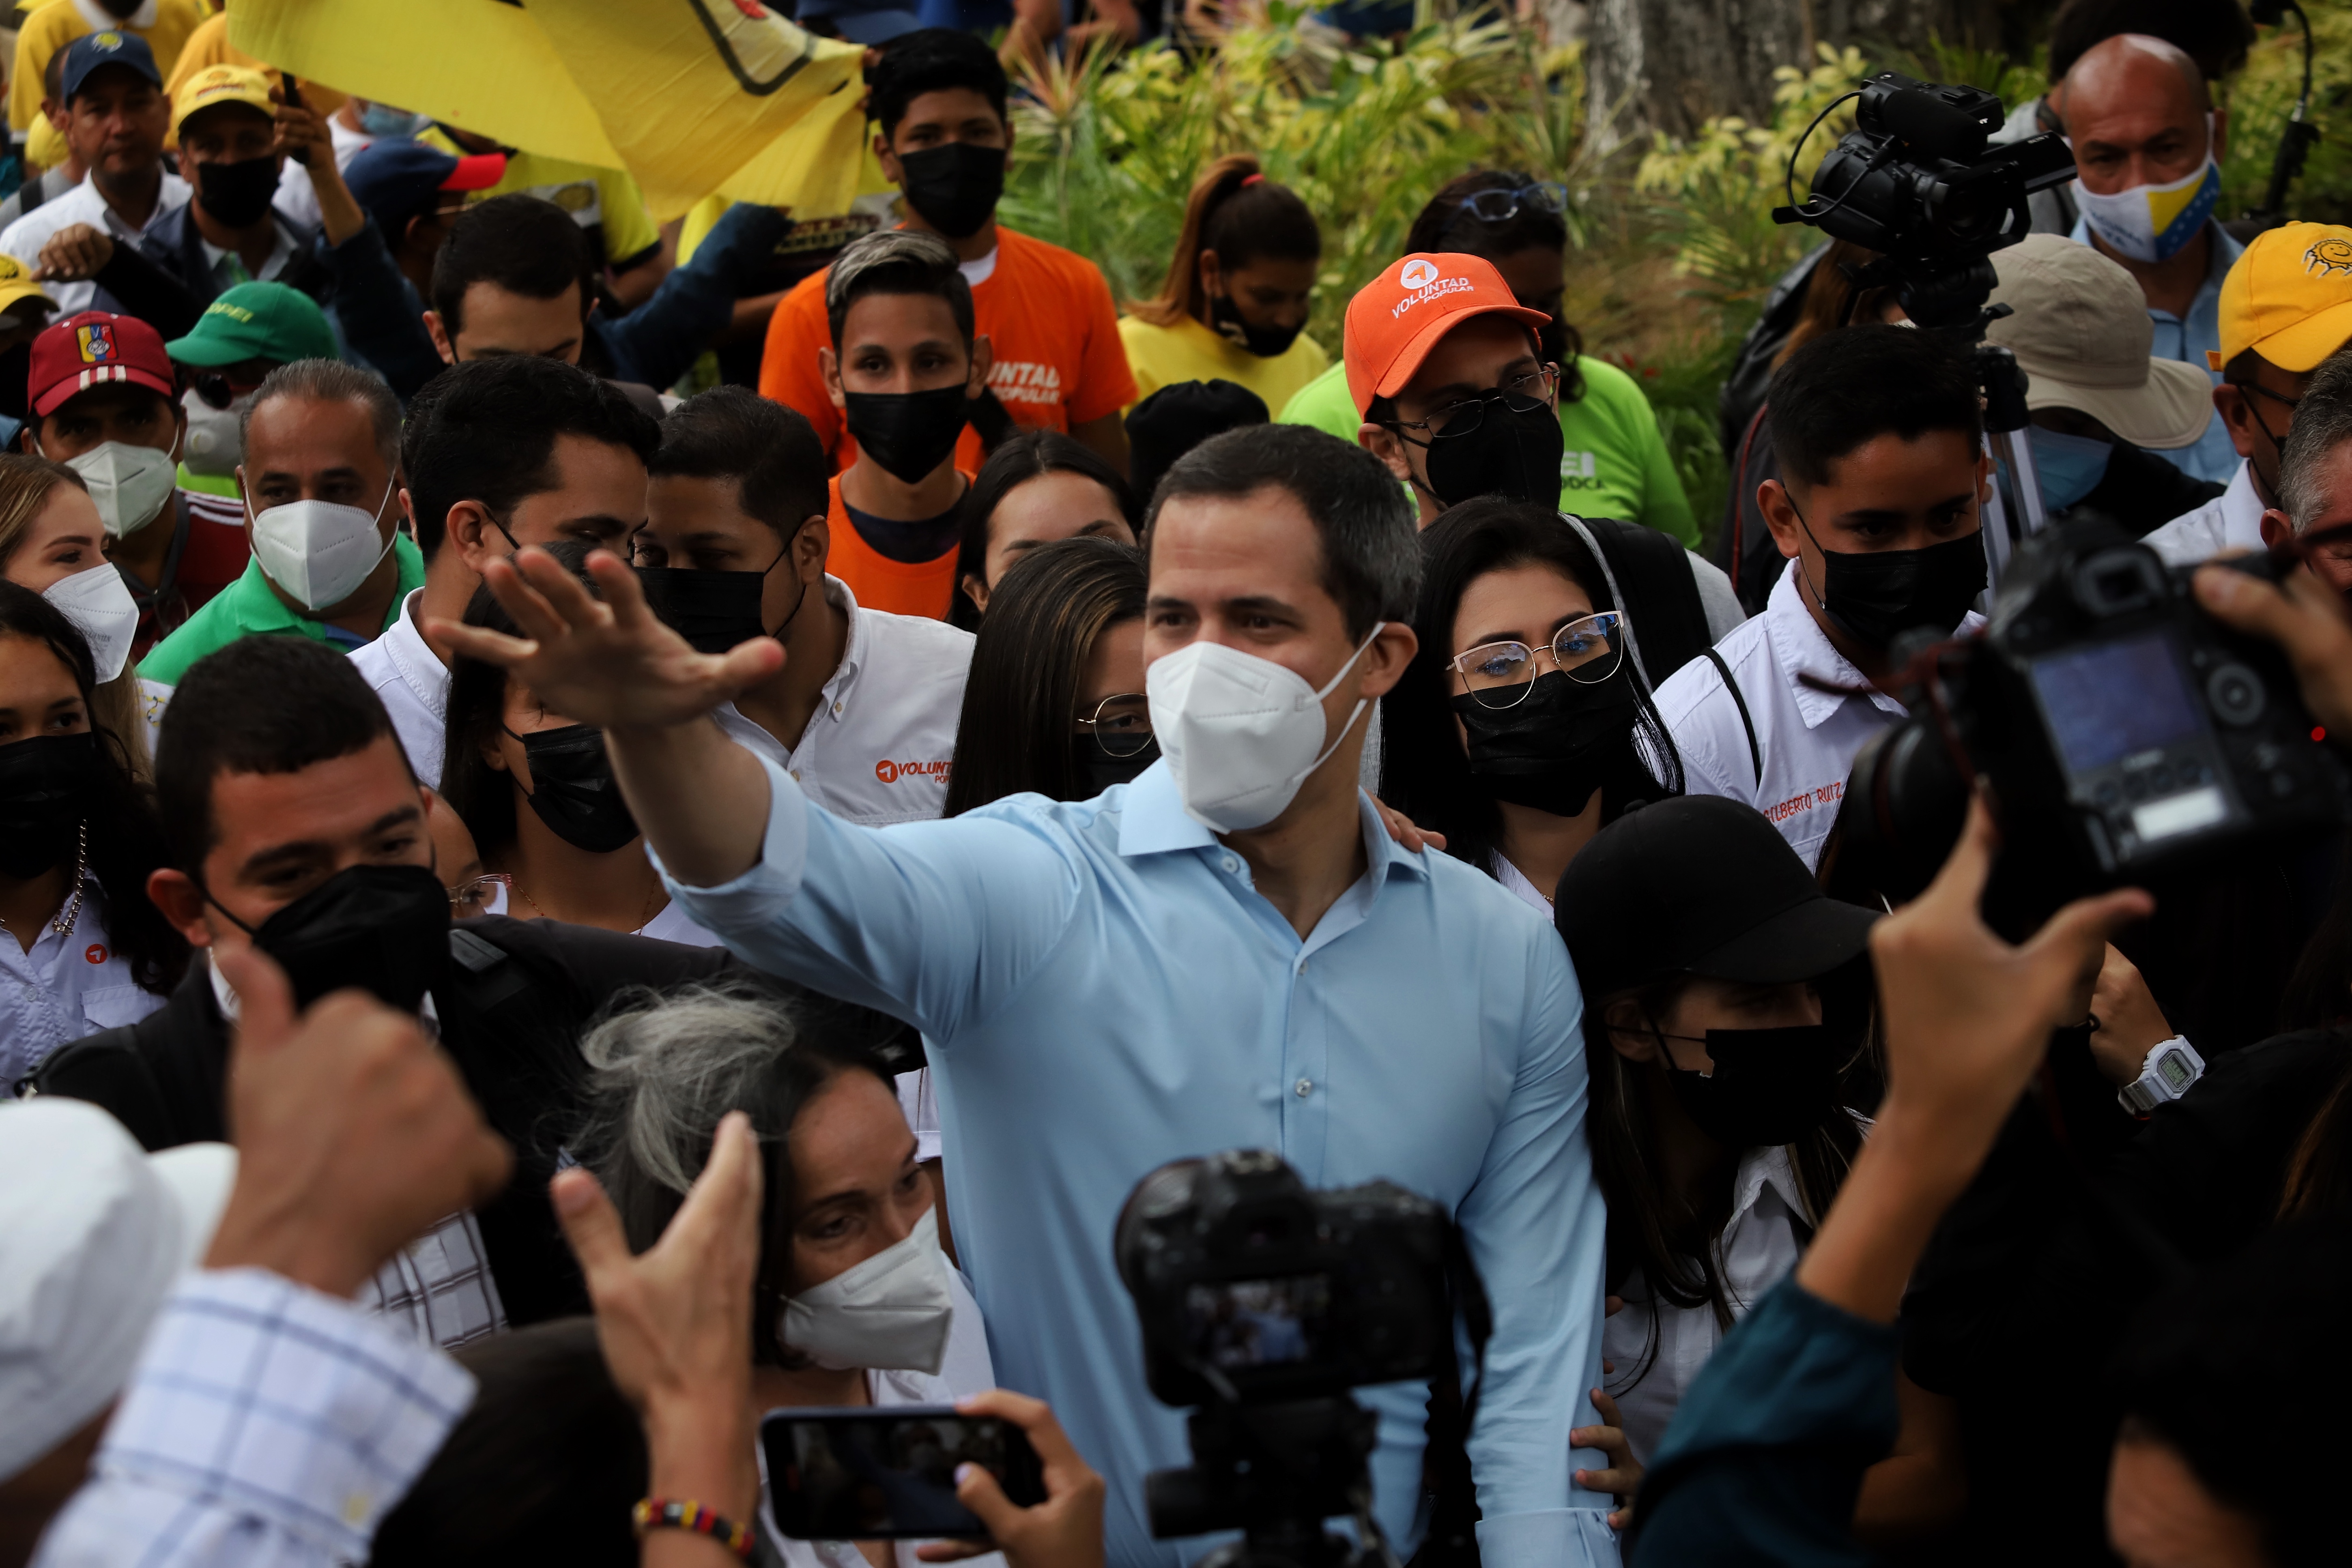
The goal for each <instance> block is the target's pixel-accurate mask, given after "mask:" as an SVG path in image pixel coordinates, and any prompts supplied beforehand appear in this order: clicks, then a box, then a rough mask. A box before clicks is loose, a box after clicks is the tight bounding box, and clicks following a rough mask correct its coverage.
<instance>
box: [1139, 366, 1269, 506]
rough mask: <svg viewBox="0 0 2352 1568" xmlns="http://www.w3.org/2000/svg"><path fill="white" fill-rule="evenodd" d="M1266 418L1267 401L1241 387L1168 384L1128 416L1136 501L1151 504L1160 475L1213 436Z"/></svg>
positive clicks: (1236, 384) (1224, 383)
mask: <svg viewBox="0 0 2352 1568" xmlns="http://www.w3.org/2000/svg"><path fill="white" fill-rule="evenodd" d="M1270 418H1271V416H1270V415H1269V414H1268V413H1266V407H1265V399H1264V398H1262V397H1260V396H1258V395H1257V393H1255V392H1252V391H1250V390H1249V388H1247V387H1245V386H1244V385H1242V384H1241V383H1240V382H1228V381H1222V380H1220V381H1213V382H1169V383H1168V384H1167V385H1166V386H1164V387H1161V388H1160V390H1159V391H1158V392H1153V393H1152V394H1151V395H1150V397H1148V398H1145V399H1144V400H1143V401H1142V402H1139V403H1137V404H1136V405H1135V407H1134V408H1133V409H1131V410H1129V413H1128V416H1127V460H1128V473H1129V476H1130V479H1131V482H1132V483H1133V485H1134V486H1135V498H1136V500H1137V501H1138V502H1139V503H1140V504H1142V505H1145V506H1149V505H1150V503H1151V492H1152V491H1153V490H1155V489H1157V488H1158V487H1159V486H1160V476H1161V475H1163V474H1165V473H1167V472H1168V470H1169V469H1171V468H1172V467H1174V466H1175V465H1176V459H1178V458H1179V457H1181V456H1183V455H1184V454H1186V453H1187V452H1190V451H1192V448H1194V447H1195V446H1198V445H1200V444H1201V443H1202V442H1203V441H1206V440H1208V439H1209V437H1211V436H1212V435H1223V434H1224V433H1225V432H1226V431H1228V430H1236V429H1239V428H1240V427H1241V426H1243V425H1244V424H1265V423H1268V421H1269V419H1270Z"/></svg>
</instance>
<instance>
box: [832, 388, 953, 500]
mask: <svg viewBox="0 0 2352 1568" xmlns="http://www.w3.org/2000/svg"><path fill="white" fill-rule="evenodd" d="M843 402H845V403H846V404H847V405H848V406H847V407H846V408H845V409H844V410H843V411H842V423H845V424H846V425H848V426H849V434H852V435H854V436H856V438H857V448H858V450H859V451H861V452H863V453H865V454H866V455H867V456H869V457H871V458H873V459H874V461H875V462H877V463H879V464H880V465H882V470H883V472H884V473H886V474H888V475H889V476H891V477H892V478H894V479H896V480H898V482H899V483H900V484H902V485H919V484H921V483H922V482H923V481H924V480H925V479H928V478H929V477H930V476H931V474H932V473H933V472H934V471H935V470H936V469H937V468H938V467H939V465H940V464H942V463H944V462H946V461H947V460H948V459H949V458H950V457H951V456H953V455H955V447H956V438H957V437H958V436H960V435H961V434H963V426H964V421H965V419H966V418H967V417H969V416H970V414H971V399H970V398H968V397H966V396H964V395H963V388H962V387H961V386H951V387H936V388H934V389H932V390H931V391H929V392H850V393H847V394H845V397H844V398H843Z"/></svg>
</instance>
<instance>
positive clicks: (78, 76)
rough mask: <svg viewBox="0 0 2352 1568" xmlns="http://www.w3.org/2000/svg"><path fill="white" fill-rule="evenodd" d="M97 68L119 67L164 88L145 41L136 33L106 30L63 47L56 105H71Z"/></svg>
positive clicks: (83, 36) (152, 51) (151, 52)
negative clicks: (63, 52) (62, 63)
mask: <svg viewBox="0 0 2352 1568" xmlns="http://www.w3.org/2000/svg"><path fill="white" fill-rule="evenodd" d="M100 66H121V67H123V68H126V69H129V70H133V71H136V72H138V73H139V74H140V75H141V76H142V77H145V78H147V79H148V80H149V81H151V82H152V83H154V84H155V85H156V86H157V87H162V86H163V73H162V72H161V71H159V70H157V69H156V68H155V51H154V50H152V49H151V48H149V47H147V40H146V39H144V38H142V37H140V36H139V35H138V34H136V33H125V32H121V31H120V30H118V29H116V28H112V27H109V28H107V29H105V30H104V31H102V32H97V33H84V34H83V35H82V36H81V37H79V38H76V39H75V40H74V41H73V42H72V43H70V44H68V45H67V46H66V59H65V64H64V65H62V66H60V67H58V101H60V102H63V103H71V102H72V101H73V100H74V94H76V93H78V92H79V91H80V90H81V84H82V83H83V82H85V81H87V80H89V73H90V72H92V71H94V70H96V69H98V68H100Z"/></svg>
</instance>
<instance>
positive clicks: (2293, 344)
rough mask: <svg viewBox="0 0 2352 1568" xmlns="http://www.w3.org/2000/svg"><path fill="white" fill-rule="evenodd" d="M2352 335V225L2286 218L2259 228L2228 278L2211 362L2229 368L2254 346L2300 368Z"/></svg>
mask: <svg viewBox="0 0 2352 1568" xmlns="http://www.w3.org/2000/svg"><path fill="white" fill-rule="evenodd" d="M2347 340H2352V228H2347V227H2345V226H2344V225H2341V224H2284V225H2280V226H2279V227H2277V228H2274V229H2269V230H2266V231H2264V232H2263V233H2262V234H2259V235H2255V236H2254V239H2253V243H2252V244H2251V245H2249V246H2246V251H2245V254H2244V255H2243V256H2240V257H2238V259H2237V261H2236V263H2235V264H2234V265H2232V266H2231V268H2230V272H2229V276H2228V277H2224V278H2222V279H2221V348H2220V349H2218V350H2215V349H2208V350H2205V363H2206V364H2207V365H2208V366H2209V367H2210V368H2211V369H2213V370H2217V371H2219V370H2226V369H2228V368H2229V363H2230V361H2231V360H2234V359H2236V358H2237V357H2238V356H2239V355H2240V354H2242V353H2244V352H2245V351H2246V350H2248V349H2252V350H2254V352H2256V353H2258V354H2260V355H2261V356H2262V357H2263V359H2265V360H2268V361H2270V362H2271V363H2272V364H2274V365H2276V366H2277V367H2278V368H2279V369H2280V370H2283V371H2288V372H2289V373H2291V374H2294V375H2301V374H2302V373H2303V372H2304V371H2313V370H2317V369H2318V368H2319V361H2322V360H2324V359H2326V358H2327V356H2328V355H2330V354H2332V353H2334V352H2335V351H2336V350H2338V349H2340V348H2342V347H2343V346H2344V345H2345V343H2346V341H2347Z"/></svg>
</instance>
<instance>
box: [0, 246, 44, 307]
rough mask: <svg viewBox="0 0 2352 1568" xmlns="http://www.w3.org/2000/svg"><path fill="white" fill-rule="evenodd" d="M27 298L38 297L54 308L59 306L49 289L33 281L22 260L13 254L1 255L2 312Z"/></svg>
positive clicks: (0, 288) (0, 292) (0, 300)
mask: <svg viewBox="0 0 2352 1568" xmlns="http://www.w3.org/2000/svg"><path fill="white" fill-rule="evenodd" d="M27 299H37V300H39V301H40V302H41V303H42V304H44V305H46V306H47V307H48V308H50V309H52V310H54V309H56V308H57V303H58V302H57V301H56V300H54V299H52V298H49V291H48V290H47V289H46V288H43V287H41V286H40V285H39V284H37V283H36V282H34V281H33V278H32V275H31V274H30V273H28V272H26V270H25V267H24V264H23V263H22V262H20V261H18V260H17V259H16V257H15V256H6V255H0V313H5V312H6V311H9V310H13V309H15V308H16V307H17V306H19V305H22V304H23V303H24V302H25V301H26V300H27Z"/></svg>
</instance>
